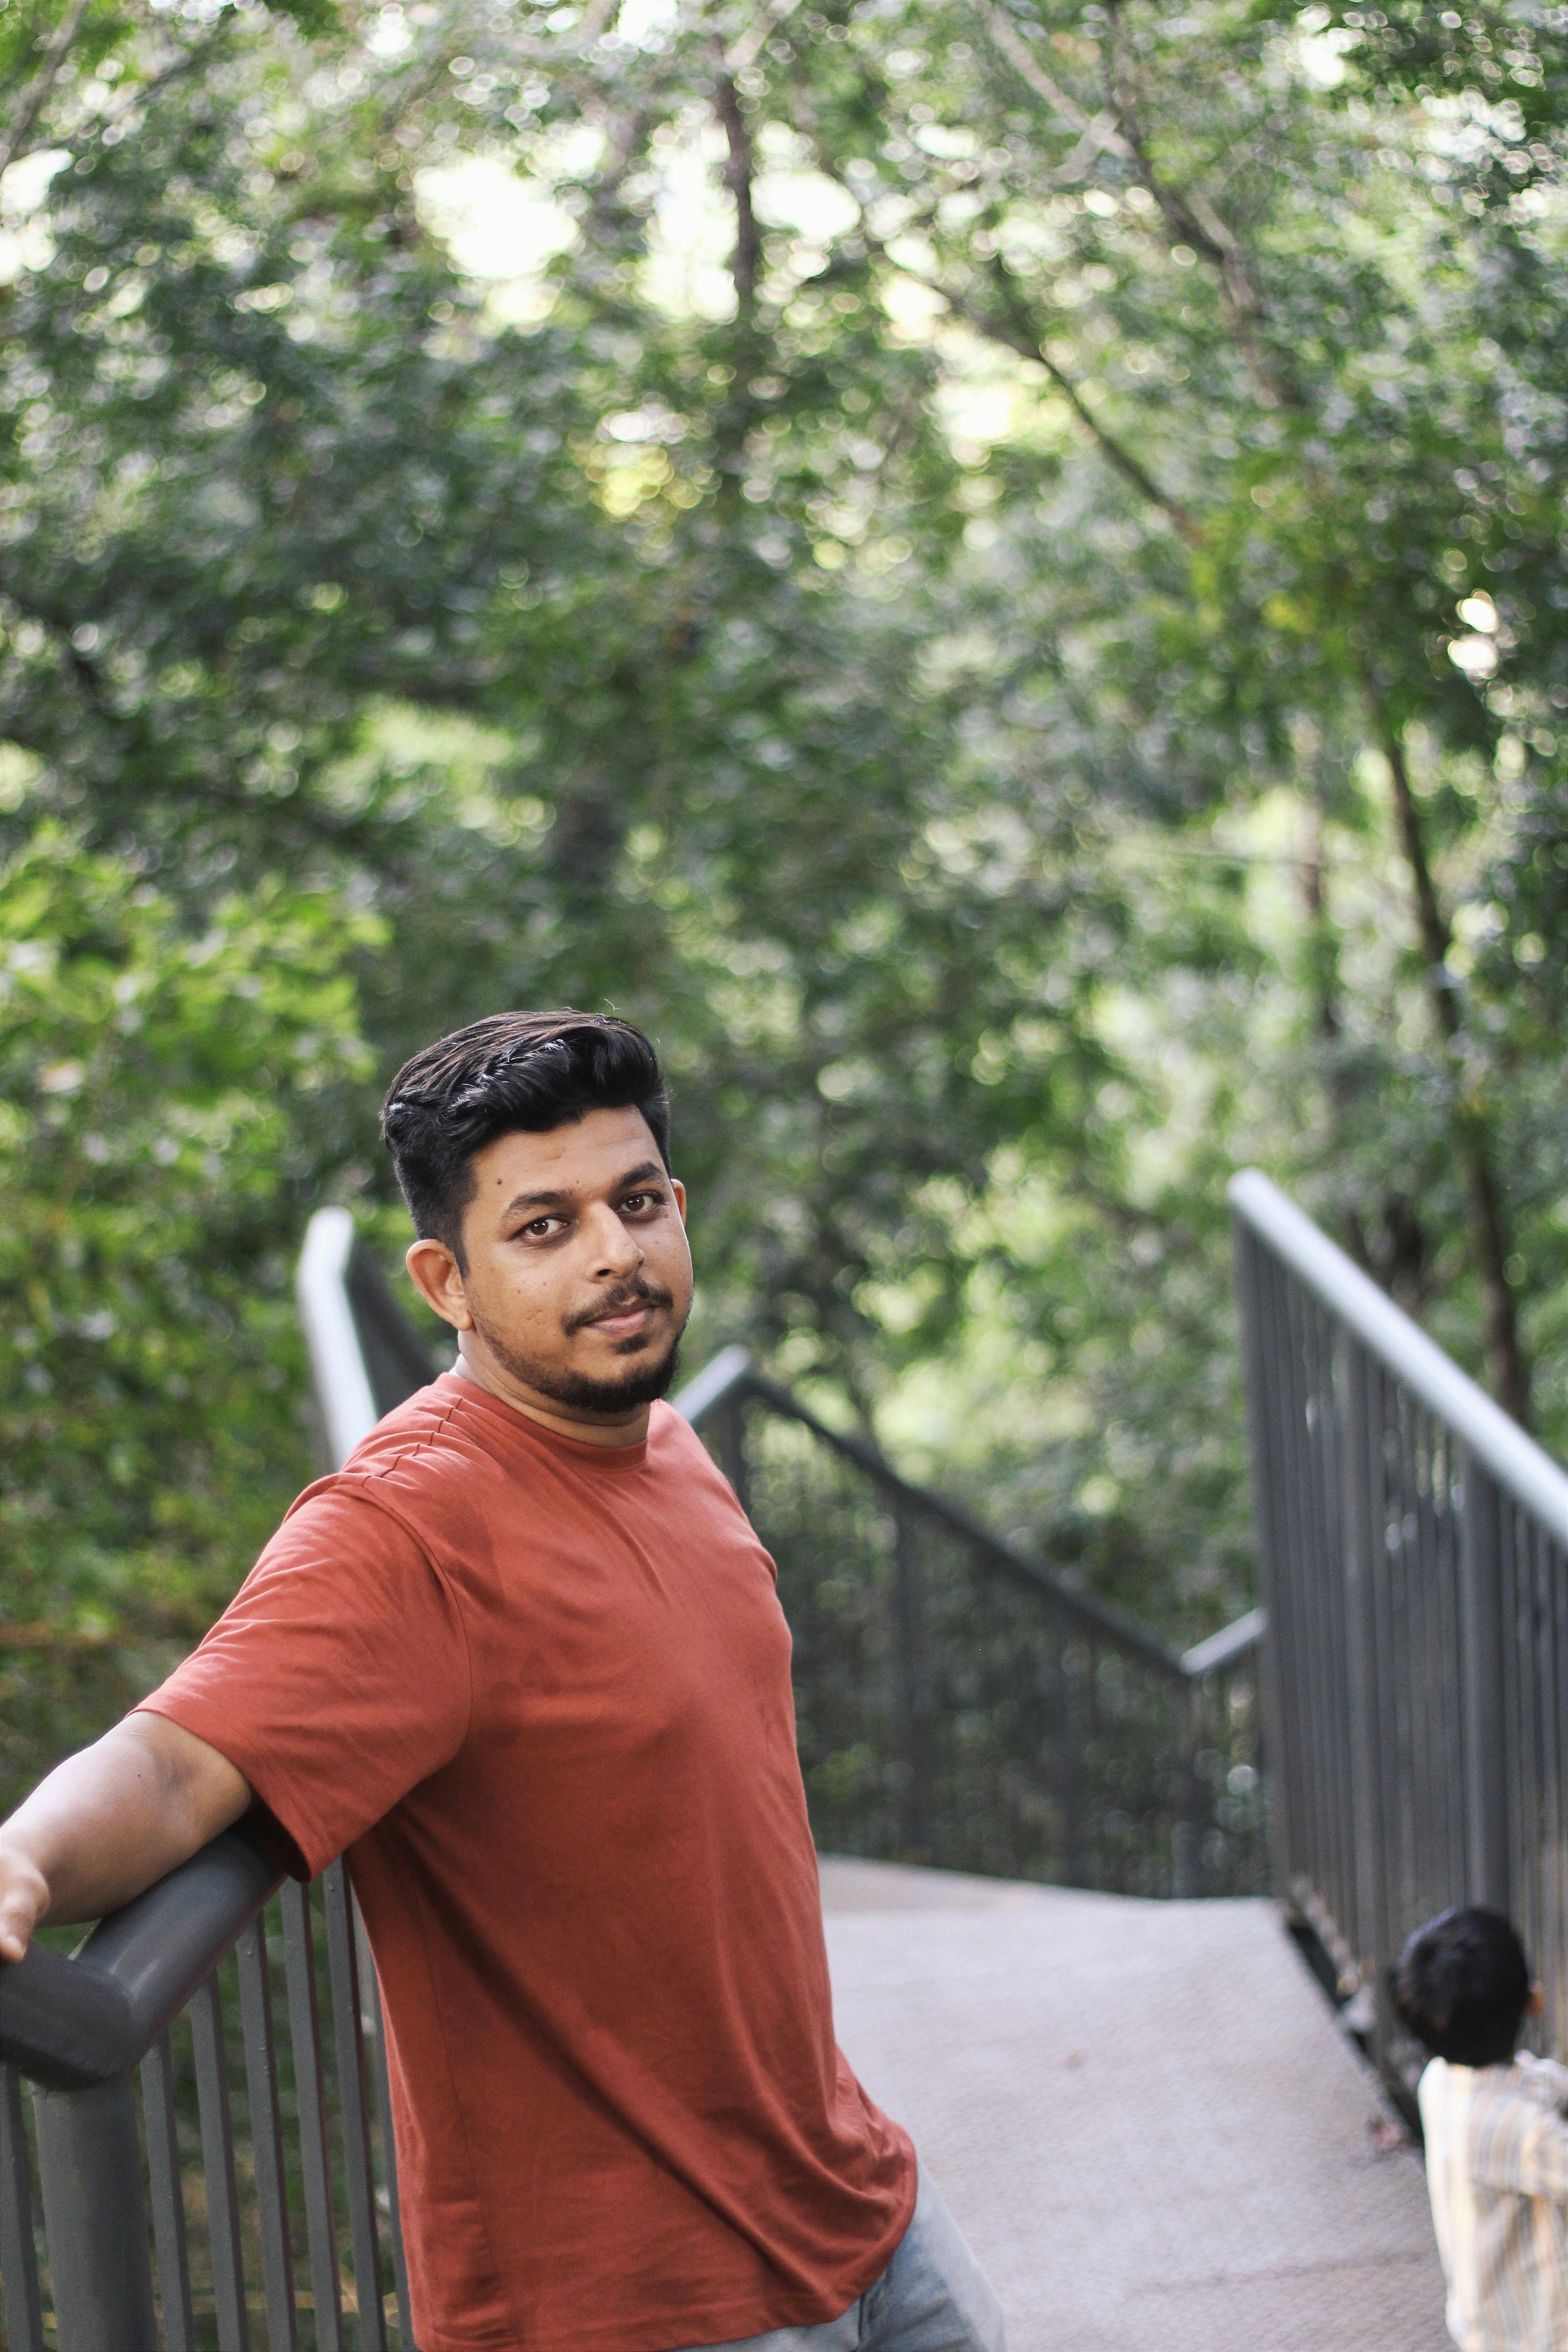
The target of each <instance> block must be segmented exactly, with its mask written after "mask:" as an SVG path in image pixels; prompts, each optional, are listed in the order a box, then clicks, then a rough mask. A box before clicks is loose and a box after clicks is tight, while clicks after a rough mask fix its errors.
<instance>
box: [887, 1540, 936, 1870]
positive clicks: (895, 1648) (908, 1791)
mask: <svg viewBox="0 0 1568 2352" xmlns="http://www.w3.org/2000/svg"><path fill="white" fill-rule="evenodd" d="M892 1604H893V1606H892V1621H893V1622H892V1634H893V1639H892V1643H891V1650H892V1665H893V1717H894V1727H895V1733H896V1737H897V1739H898V1745H899V1760H900V1763H901V1765H902V1766H903V1773H904V1778H903V1787H902V1790H901V1791H900V1795H901V1803H900V1814H901V1817H902V1818H901V1821H900V1830H901V1832H902V1843H903V1845H904V1847H905V1859H906V1860H907V1861H918V1860H924V1859H925V1847H926V1843H927V1839H928V1836H929V1832H930V1826H931V1759H930V1754H929V1748H928V1742H927V1738H926V1721H925V1691H924V1682H925V1662H924V1643H923V1642H922V1640H921V1630H922V1629H921V1613H922V1612H921V1560H920V1533H919V1530H918V1528H916V1526H915V1523H914V1517H913V1514H912V1512H910V1509H909V1508H908V1507H907V1506H906V1505H905V1503H904V1502H903V1500H902V1498H901V1497H900V1498H898V1499H897V1500H895V1502H894V1505H893V1591H892Z"/></svg>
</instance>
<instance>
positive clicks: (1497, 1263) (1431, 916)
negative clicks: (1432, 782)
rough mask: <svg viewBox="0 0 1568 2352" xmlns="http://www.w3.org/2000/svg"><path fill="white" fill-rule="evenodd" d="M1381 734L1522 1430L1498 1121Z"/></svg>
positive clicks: (1385, 730)
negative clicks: (1466, 1046) (1475, 1073)
mask: <svg viewBox="0 0 1568 2352" xmlns="http://www.w3.org/2000/svg"><path fill="white" fill-rule="evenodd" d="M1378 733H1379V736H1380V738H1381V740H1382V745H1383V751H1384V757H1385V758H1386V759H1387V761H1388V769H1389V775H1390V777H1391V779H1392V782H1393V791H1394V814H1395V815H1396V817H1397V818H1398V821H1399V833H1400V839H1401V841H1402V843H1403V845H1404V849H1405V859H1406V862H1407V863H1408V865H1409V867H1410V875H1411V880H1412V882H1413V883H1414V885H1415V912H1416V919H1417V922H1418V924H1419V927H1420V932H1421V952H1422V957H1423V960H1424V961H1425V963H1426V982H1427V990H1428V993H1429V995H1430V997H1431V1001H1432V1011H1433V1014H1434V1017H1435V1019H1436V1024H1437V1032H1438V1035H1439V1036H1440V1038H1441V1040H1442V1045H1443V1052H1444V1055H1445V1058H1446V1060H1447V1065H1448V1077H1449V1087H1450V1090H1451V1100H1452V1104H1453V1120H1454V1144H1455V1149H1456V1150H1457V1152H1458V1160H1459V1171H1460V1174H1461V1176H1462V1178H1463V1181H1464V1190H1465V1207H1466V1212H1467V1219H1468V1227H1469V1238H1470V1248H1471V1250H1472V1252H1473V1254H1474V1256H1475V1262H1476V1270H1477V1273H1478V1274H1479V1277H1480V1285H1481V1302H1482V1308H1483V1312H1484V1315H1485V1319H1486V1351H1487V1377H1488V1380H1489V1383H1490V1386H1491V1391H1492V1394H1493V1395H1494V1396H1495V1397H1496V1399H1497V1401H1498V1402H1499V1403H1500V1405H1501V1406H1502V1407H1503V1408H1504V1410H1505V1411H1506V1412H1511V1413H1512V1415H1513V1417H1514V1419H1515V1420H1516V1421H1517V1422H1519V1423H1521V1426H1522V1427H1524V1428H1526V1429H1528V1428H1529V1426H1530V1370H1529V1367H1528V1365H1527V1364H1526V1362H1525V1359H1524V1350H1523V1348H1522V1347H1521V1343H1520V1337H1519V1317H1518V1313H1517V1311H1516V1308H1515V1304H1514V1296H1513V1288H1512V1286H1511V1284H1510V1281H1509V1278H1508V1259H1509V1247H1508V1228H1507V1215H1506V1211H1505V1209H1504V1205H1503V1196H1502V1187H1501V1185H1500V1182H1499V1181H1498V1175H1497V1168H1496V1163H1495V1156H1494V1144H1493V1137H1492V1132H1491V1126H1490V1122H1489V1119H1488V1117H1487V1114H1486V1112H1485V1110H1484V1109H1483V1108H1482V1107H1481V1105H1480V1104H1479V1102H1477V1101H1476V1100H1475V1099H1474V1098H1473V1097H1471V1096H1470V1094H1469V1093H1468V1089H1467V1086H1466V1077H1465V1064H1464V1053H1463V1044H1462V1030H1463V1024H1462V1022H1461V1020H1460V1017H1459V1003H1458V992H1457V990H1456V987H1455V982H1454V976H1453V974H1452V972H1451V971H1449V970H1448V962H1447V958H1448V950H1449V948H1450V947H1451V945H1452V944H1453V940H1452V934H1451V933H1450V931H1449V928H1448V922H1447V917H1446V916H1445V914H1444V912H1443V909H1442V907H1441V905H1440V904H1439V902H1438V898H1437V890H1436V884H1435V882H1434V881H1433V878H1432V868H1431V865H1430V863H1429V861H1428V859H1427V856H1426V840H1425V837H1424V835H1423V834H1422V830H1421V812H1420V810H1419V809H1418V808H1417V807H1416V804H1415V793H1413V792H1412V791H1411V788H1410V770H1409V768H1408V766H1407V765H1406V763H1405V746H1404V743H1403V742H1402V740H1400V736H1399V733H1398V731H1397V730H1396V729H1394V728H1393V727H1390V726H1389V725H1388V724H1387V722H1386V721H1385V720H1384V719H1383V718H1382V716H1381V714H1379V719H1378Z"/></svg>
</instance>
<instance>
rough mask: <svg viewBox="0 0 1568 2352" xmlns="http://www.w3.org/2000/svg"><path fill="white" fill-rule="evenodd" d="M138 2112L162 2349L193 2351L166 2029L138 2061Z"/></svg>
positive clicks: (167, 2351) (171, 2058)
mask: <svg viewBox="0 0 1568 2352" xmlns="http://www.w3.org/2000/svg"><path fill="white" fill-rule="evenodd" d="M142 2116H143V2119H144V2121H145V2123H146V2126H147V2179H148V2185H149V2187H150V2188H151V2189H152V2192H153V2193H152V2204H153V2246H154V2248H155V2249H156V2251H157V2255H158V2294H159V2298H160V2300H161V2302H162V2304H163V2344H164V2352H195V2341H196V2331H195V2319H194V2318H193V2316H192V2313H191V2266H190V2260H189V2255H188V2252H187V2249H186V2245H185V2198H184V2189H183V2187H182V2185H181V2179H180V2137H179V2129H178V2125H177V2121H176V2117H175V2112H174V2051H173V2049H172V2048H171V2046H170V2042H169V2036H168V2034H167V2033H166V2032H164V2033H160V2035H159V2036H158V2039H157V2040H156V2042H153V2047H152V2048H151V2050H149V2051H148V2053H147V2055H146V2056H145V2058H143V2059H142Z"/></svg>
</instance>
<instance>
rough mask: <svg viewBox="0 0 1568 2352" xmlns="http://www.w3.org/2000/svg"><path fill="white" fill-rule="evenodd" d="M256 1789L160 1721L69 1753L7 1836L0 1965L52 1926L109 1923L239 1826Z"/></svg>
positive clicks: (3, 1835) (3, 1832)
mask: <svg viewBox="0 0 1568 2352" xmlns="http://www.w3.org/2000/svg"><path fill="white" fill-rule="evenodd" d="M249 1801H250V1791H249V1790H248V1789H247V1786H246V1783H245V1781H244V1780H243V1779H242V1778H241V1776H240V1774H239V1773H238V1772H237V1771H236V1769H235V1768H234V1766H233V1765H232V1764H230V1763H228V1762H227V1760H226V1759H225V1758H223V1757H221V1756H219V1755H217V1754H216V1750H215V1749H213V1748H209V1747H207V1745H206V1744H205V1741H203V1740H199V1739H196V1738H193V1736H192V1735H191V1734H190V1733H188V1732H184V1731H182V1730H180V1729H179V1727H177V1726H176V1725H174V1724H172V1723H167V1722H165V1721H163V1719H162V1718H160V1717H155V1716H132V1717H129V1718H128V1719H127V1720H126V1721H125V1722H124V1723H121V1724H117V1725H116V1726H115V1727H114V1729H113V1730H112V1731H110V1732H107V1733H106V1734H105V1735H104V1737H103V1738H101V1739H100V1740H98V1741H97V1742H96V1743H95V1744H94V1745H93V1746H92V1747H91V1748H83V1749H82V1750H81V1752H80V1754H79V1755H77V1756H68V1758H67V1759H66V1760H65V1762H64V1763H63V1764H60V1765H58V1766H57V1767H56V1769H55V1770H54V1771H52V1772H51V1773H50V1774H49V1776H48V1778H47V1780H42V1781H40V1782H39V1784H38V1786H37V1788H36V1789H35V1790H34V1791H33V1793H32V1795H31V1796H30V1797H29V1798H27V1800H26V1802H25V1803H24V1804H22V1805H20V1806H18V1808H17V1810H16V1812H14V1813H13V1814H12V1816H11V1818H10V1820H9V1821H8V1822H5V1825H4V1826H3V1827H0V1958H5V1959H12V1960H15V1959H19V1958H21V1956H22V1953H23V1952H24V1951H25V1950H26V1945H27V1939H28V1937H29V1936H30V1935H31V1933H32V1930H33V1928H34V1927H41V1926H42V1925H43V1924H44V1922H45V1921H46V1920H54V1921H57V1922H68V1921H72V1920H80V1919H97V1918H100V1917H101V1916H102V1915H103V1914H104V1913H105V1912H106V1911H113V1910H116V1909H118V1907H119V1906H120V1905H121V1904H122V1903H128V1902H129V1901H130V1900H131V1897H132V1895H140V1894H141V1892H142V1888H143V1887H146V1886H151V1885H153V1882H154V1880H156V1879H159V1878H162V1877H163V1875H164V1874H165V1873H166V1872H168V1871H171V1870H173V1869H174V1867H175V1865H176V1864H179V1863H182V1862H184V1860H185V1859H186V1857H187V1856H188V1855H190V1854H193V1853H195V1851H196V1849H197V1848H198V1846H202V1845H205V1843H206V1842H207V1840H208V1839H209V1838H211V1837H216V1834H217V1832H218V1831H219V1830H221V1829H226V1827H227V1826H228V1824H229V1823H230V1822H234V1821H237V1820H238V1818H239V1816H240V1814H241V1813H242V1812H243V1811H245V1809H246V1807H247V1804H248V1803H249Z"/></svg>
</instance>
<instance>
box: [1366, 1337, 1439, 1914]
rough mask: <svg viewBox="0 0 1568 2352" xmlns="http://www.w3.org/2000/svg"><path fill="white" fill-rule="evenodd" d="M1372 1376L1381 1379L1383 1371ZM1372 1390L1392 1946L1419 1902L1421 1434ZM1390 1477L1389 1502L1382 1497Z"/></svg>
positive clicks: (1404, 1401) (1399, 1395)
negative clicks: (1377, 1447)
mask: <svg viewBox="0 0 1568 2352" xmlns="http://www.w3.org/2000/svg"><path fill="white" fill-rule="evenodd" d="M1378 1370H1379V1372H1380V1374H1381V1372H1382V1367H1381V1366H1380V1367H1379V1368H1378ZM1378 1388H1379V1390H1380V1391H1381V1401H1382V1403H1383V1411H1384V1432H1385V1439H1384V1453H1383V1463H1384V1495H1383V1507H1382V1509H1381V1511H1380V1512H1379V1513H1378V1515H1377V1516H1378V1522H1379V1524H1378V1538H1379V1540H1378V1543H1377V1547H1376V1550H1375V1552H1374V1555H1373V1560H1374V1580H1375V1581H1376V1582H1377V1583H1379V1584H1381V1585H1382V1587H1383V1590H1384V1607H1383V1608H1382V1609H1380V1610H1379V1612H1378V1632H1379V1641H1378V1648H1379V1650H1380V1651H1381V1653H1382V1655H1381V1656H1380V1657H1379V1659H1378V1675H1377V1681H1376V1685H1375V1688H1376V1691H1377V1716H1376V1719H1377V1722H1378V1725H1379V1730H1380V1737H1379V1740H1378V1765H1379V1769H1380V1771H1381V1773H1382V1776H1383V1778H1382V1785H1381V1787H1380V1789H1379V1791H1378V1800H1377V1802H1378V1811H1380V1813H1381V1814H1382V1816H1383V1820H1384V1855H1385V1862H1384V1871H1385V1874H1386V1878H1387V1882H1388V1889H1389V1895H1390V1897H1391V1900H1390V1904H1389V1921H1390V1930H1391V1937H1390V1940H1391V1944H1393V1945H1395V1946H1396V1945H1397V1944H1398V1943H1399V1942H1400V1941H1401V1940H1402V1935H1403V1930H1404V1928H1405V1925H1406V1924H1408V1925H1409V1926H1410V1927H1415V1924H1416V1910H1417V1906H1418V1905H1419V1902H1420V1895H1419V1894H1418V1892H1417V1886H1418V1880H1419V1874H1420V1852H1421V1825H1420V1815H1419V1801H1420V1795H1421V1790H1422V1783H1423V1780H1424V1777H1425V1776H1424V1771H1423V1764H1424V1753H1423V1751H1424V1749H1425V1746H1426V1712H1425V1709H1424V1708H1423V1706H1422V1703H1421V1702H1422V1688H1421V1671H1420V1668H1421V1659H1422V1655H1423V1654H1424V1652H1425V1649H1426V1623H1425V1613H1426V1592H1425V1589H1424V1585H1423V1579H1422V1572H1421V1569H1422V1561H1421V1505H1420V1489H1421V1472H1420V1447H1421V1428H1420V1417H1419V1415H1418V1413H1417V1412H1416V1409H1415V1399H1414V1397H1412V1395H1411V1394H1410V1391H1409V1390H1408V1389H1406V1388H1405V1387H1404V1386H1403V1385H1402V1384H1401V1383H1400V1382H1398V1381H1391V1380H1388V1379H1387V1378H1386V1377H1380V1378H1379V1381H1378ZM1391 1406H1392V1412H1391V1411H1390V1407H1391ZM1390 1439H1391V1440H1392V1444H1390V1443H1389V1442H1388V1441H1389V1440H1390ZM1390 1454H1392V1455H1393V1460H1392V1462H1391V1461H1390V1459H1389V1456H1390ZM1391 1475H1392V1484H1393V1492H1392V1495H1391V1494H1390V1493H1389V1492H1388V1482H1389V1479H1390V1476H1391ZM1391 1530H1392V1531H1393V1533H1394V1536H1395V1538H1396V1540H1395V1543H1394V1547H1393V1548H1392V1549H1390V1545H1389V1540H1388V1538H1389V1534H1390V1532H1391Z"/></svg>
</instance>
